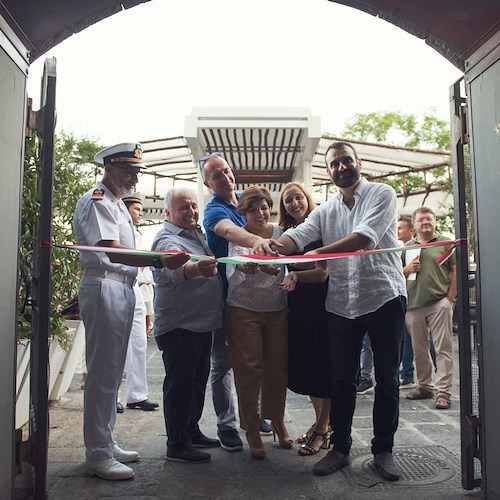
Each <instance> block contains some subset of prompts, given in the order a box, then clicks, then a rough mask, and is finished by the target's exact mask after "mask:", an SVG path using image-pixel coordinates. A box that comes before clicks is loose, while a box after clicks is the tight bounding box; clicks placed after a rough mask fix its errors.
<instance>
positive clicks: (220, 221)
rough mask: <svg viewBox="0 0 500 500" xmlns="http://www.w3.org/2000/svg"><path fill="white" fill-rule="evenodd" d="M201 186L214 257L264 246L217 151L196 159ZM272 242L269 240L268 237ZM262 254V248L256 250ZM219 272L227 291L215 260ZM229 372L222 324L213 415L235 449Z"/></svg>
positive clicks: (215, 355)
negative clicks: (208, 193)
mask: <svg viewBox="0 0 500 500" xmlns="http://www.w3.org/2000/svg"><path fill="white" fill-rule="evenodd" d="M200 169H201V175H202V177H203V181H204V184H205V186H207V187H208V188H209V189H211V190H212V191H213V197H212V200H211V201H210V202H209V203H208V204H207V206H206V207H205V215H204V218H203V226H204V228H205V231H206V233H207V241H208V246H209V247H210V249H211V250H212V252H213V253H214V255H215V257H216V258H219V257H227V248H228V242H229V241H231V242H233V243H236V244H237V245H241V246H245V247H257V246H259V247H262V246H264V249H266V247H267V251H269V252H270V251H271V249H270V248H269V245H268V244H267V241H268V240H264V239H263V238H261V237H260V236H257V235H255V234H251V233H249V232H247V231H246V230H245V229H244V228H243V227H242V226H243V225H245V224H246V219H245V217H243V216H242V215H240V214H239V213H238V211H237V207H238V198H239V195H238V194H237V193H236V192H235V190H234V187H235V183H236V181H235V178H234V174H233V171H232V170H231V167H230V166H229V165H228V163H227V162H226V160H224V158H222V156H221V155H220V154H219V153H212V154H211V155H209V156H206V157H204V158H201V159H200ZM271 241H272V240H271ZM259 253H262V251H259ZM219 274H220V276H221V278H222V282H223V285H224V293H225V294H227V278H226V265H225V264H220V263H219ZM232 379H233V375H232V371H231V362H230V359H229V352H228V349H227V331H226V327H225V326H224V327H223V328H220V329H218V330H215V332H214V337H213V344H212V373H211V384H212V397H213V403H214V408H215V413H216V414H217V427H218V430H217V435H218V436H219V440H220V442H221V445H222V447H223V448H224V449H225V450H228V451H238V450H241V449H242V448H243V444H242V442H241V439H240V437H239V435H238V431H237V430H236V414H235V408H234V400H233V396H232V392H231V391H232Z"/></svg>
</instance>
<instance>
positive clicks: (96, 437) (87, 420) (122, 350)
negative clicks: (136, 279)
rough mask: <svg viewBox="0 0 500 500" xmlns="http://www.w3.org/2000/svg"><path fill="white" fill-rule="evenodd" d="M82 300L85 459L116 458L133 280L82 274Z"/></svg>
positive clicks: (132, 297) (80, 302)
mask: <svg viewBox="0 0 500 500" xmlns="http://www.w3.org/2000/svg"><path fill="white" fill-rule="evenodd" d="M78 303H79V306H80V311H81V315H82V319H83V323H84V325H85V342H86V353H85V354H86V362H87V379H86V381H85V392H84V421H83V437H84V441H85V449H86V458H87V460H102V459H106V458H112V457H113V452H112V445H113V443H114V439H113V428H114V425H115V421H116V401H117V396H118V388H119V387H120V382H121V379H122V374H123V369H124V366H125V357H126V355H127V346H128V339H129V335H130V330H131V328H132V320H133V317H134V307H135V294H134V290H133V288H132V287H131V286H130V285H125V284H123V283H120V282H118V281H114V280H111V279H108V278H99V277H93V276H84V277H83V278H82V280H81V282H80V288H79V291H78Z"/></svg>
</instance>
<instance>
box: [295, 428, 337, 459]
mask: <svg viewBox="0 0 500 500" xmlns="http://www.w3.org/2000/svg"><path fill="white" fill-rule="evenodd" d="M317 438H321V446H320V447H319V448H318V449H316V448H314V447H313V445H314V441H318V439H317ZM328 448H330V436H329V435H328V431H327V432H323V433H321V432H316V431H314V432H313V433H312V434H311V437H310V438H309V441H307V443H306V444H303V445H302V446H301V447H300V448H299V452H298V453H299V455H302V456H303V457H307V456H310V455H316V453H318V452H319V451H320V450H321V449H325V450H328Z"/></svg>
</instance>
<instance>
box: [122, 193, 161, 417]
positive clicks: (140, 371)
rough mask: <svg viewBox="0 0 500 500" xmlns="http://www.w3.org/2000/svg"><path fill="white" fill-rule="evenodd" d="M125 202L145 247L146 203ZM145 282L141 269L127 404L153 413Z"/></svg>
mask: <svg viewBox="0 0 500 500" xmlns="http://www.w3.org/2000/svg"><path fill="white" fill-rule="evenodd" d="M122 200H123V203H125V206H126V207H127V210H128V212H129V214H130V217H131V218H132V222H133V224H134V227H135V244H136V247H137V248H141V237H142V235H141V233H140V231H139V225H140V223H141V220H142V203H143V201H144V196H143V195H142V194H139V193H133V194H132V195H130V196H124V197H122ZM141 281H143V270H142V268H141V267H139V269H138V271H137V282H136V284H135V285H134V293H135V309H134V321H133V323H132V329H131V331H130V338H129V342H128V349H127V358H126V362H125V372H126V374H127V376H126V378H125V401H126V403H127V408H129V409H132V410H144V411H153V410H156V408H158V406H159V405H158V403H157V402H156V401H150V400H149V399H148V380H147V367H146V358H147V348H148V342H147V340H148V338H147V333H146V312H147V311H146V304H145V302H144V297H143V295H142V291H141V287H140V283H141Z"/></svg>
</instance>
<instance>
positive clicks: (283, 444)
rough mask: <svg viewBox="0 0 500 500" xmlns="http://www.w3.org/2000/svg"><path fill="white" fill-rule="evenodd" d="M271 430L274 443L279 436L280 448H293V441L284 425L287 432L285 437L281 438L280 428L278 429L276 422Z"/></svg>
mask: <svg viewBox="0 0 500 500" xmlns="http://www.w3.org/2000/svg"><path fill="white" fill-rule="evenodd" d="M271 429H272V430H273V441H276V436H278V442H279V445H280V448H286V449H290V448H291V447H292V446H293V440H292V439H291V438H290V436H289V435H288V431H287V430H286V427H285V425H283V429H284V430H285V432H286V434H284V435H283V436H281V435H280V433H279V432H278V428H277V427H276V425H275V424H274V422H271Z"/></svg>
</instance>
